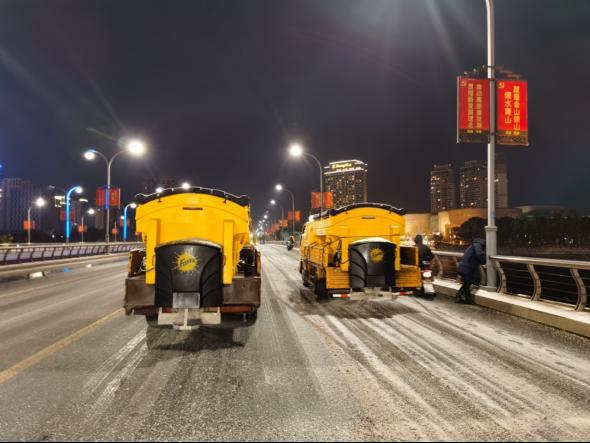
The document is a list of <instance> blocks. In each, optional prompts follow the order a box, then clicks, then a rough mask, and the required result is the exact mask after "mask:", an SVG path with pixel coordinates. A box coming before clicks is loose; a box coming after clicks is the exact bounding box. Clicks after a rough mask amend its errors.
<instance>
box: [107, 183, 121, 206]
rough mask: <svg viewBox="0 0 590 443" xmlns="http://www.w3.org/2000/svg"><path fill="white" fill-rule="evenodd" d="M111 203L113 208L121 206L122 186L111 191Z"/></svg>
mask: <svg viewBox="0 0 590 443" xmlns="http://www.w3.org/2000/svg"><path fill="white" fill-rule="evenodd" d="M109 205H110V207H111V208H118V207H119V206H121V188H112V187H111V189H110V193H109Z"/></svg>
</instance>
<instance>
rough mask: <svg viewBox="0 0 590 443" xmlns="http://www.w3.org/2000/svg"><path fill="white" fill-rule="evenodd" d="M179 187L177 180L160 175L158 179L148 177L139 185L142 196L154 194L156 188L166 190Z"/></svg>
mask: <svg viewBox="0 0 590 443" xmlns="http://www.w3.org/2000/svg"><path fill="white" fill-rule="evenodd" d="M178 186H179V184H178V180H176V179H174V178H172V177H168V176H165V175H161V176H158V177H150V178H147V179H145V180H144V181H143V182H142V183H141V192H142V193H143V194H153V193H154V192H156V188H158V187H162V188H164V189H167V188H177V187H178Z"/></svg>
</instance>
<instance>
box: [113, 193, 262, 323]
mask: <svg viewBox="0 0 590 443" xmlns="http://www.w3.org/2000/svg"><path fill="white" fill-rule="evenodd" d="M135 200H136V202H137V204H138V207H137V210H136V224H137V231H138V232H140V233H141V236H142V239H143V242H144V245H145V248H144V249H141V250H134V251H132V252H131V253H130V255H129V269H128V271H129V275H128V278H127V280H126V285H125V301H124V308H125V312H126V313H127V315H131V314H134V315H144V316H145V317H146V320H147V322H148V324H149V325H150V326H159V327H164V326H168V327H173V328H175V329H181V330H187V329H193V328H196V327H199V326H222V327H223V326H227V327H243V326H250V325H252V324H254V323H255V321H256V315H257V310H258V308H259V306H260V287H261V281H260V252H259V251H258V248H257V246H256V238H255V234H254V230H253V229H252V222H251V219H250V202H249V199H248V197H246V196H241V197H237V196H235V195H231V194H228V193H226V192H223V191H219V190H216V189H207V188H199V187H192V188H189V189H182V188H171V189H165V190H163V191H162V192H159V193H155V194H150V195H144V194H139V195H137V196H136V199H135Z"/></svg>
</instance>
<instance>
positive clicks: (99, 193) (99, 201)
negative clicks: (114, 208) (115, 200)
mask: <svg viewBox="0 0 590 443" xmlns="http://www.w3.org/2000/svg"><path fill="white" fill-rule="evenodd" d="M95 200H96V206H97V207H99V208H104V206H105V187H104V186H101V187H100V188H97V189H96V199H95Z"/></svg>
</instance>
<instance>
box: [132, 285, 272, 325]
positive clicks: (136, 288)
mask: <svg viewBox="0 0 590 443" xmlns="http://www.w3.org/2000/svg"><path fill="white" fill-rule="evenodd" d="M260 287H261V279H260V277H259V276H251V277H242V276H237V277H235V278H234V279H233V283H232V284H231V285H229V286H224V288H223V304H222V305H221V306H219V307H218V308H219V309H218V311H219V312H220V314H223V313H226V314H236V313H243V311H244V310H243V309H242V307H252V308H253V309H252V311H255V310H256V309H258V307H259V306H260ZM123 307H124V308H125V312H126V314H127V315H130V314H137V315H148V316H156V315H158V313H159V312H161V309H160V308H161V307H160V306H156V295H155V286H154V285H148V284H146V283H145V278H144V276H139V277H131V278H127V279H126V280H125V300H124V305H123ZM179 307H181V308H182V307H184V306H179ZM180 310H181V309H179V311H180ZM189 311H196V312H199V309H190V310H189ZM204 312H205V311H204ZM165 315H166V313H165ZM191 315H192V314H191Z"/></svg>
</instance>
